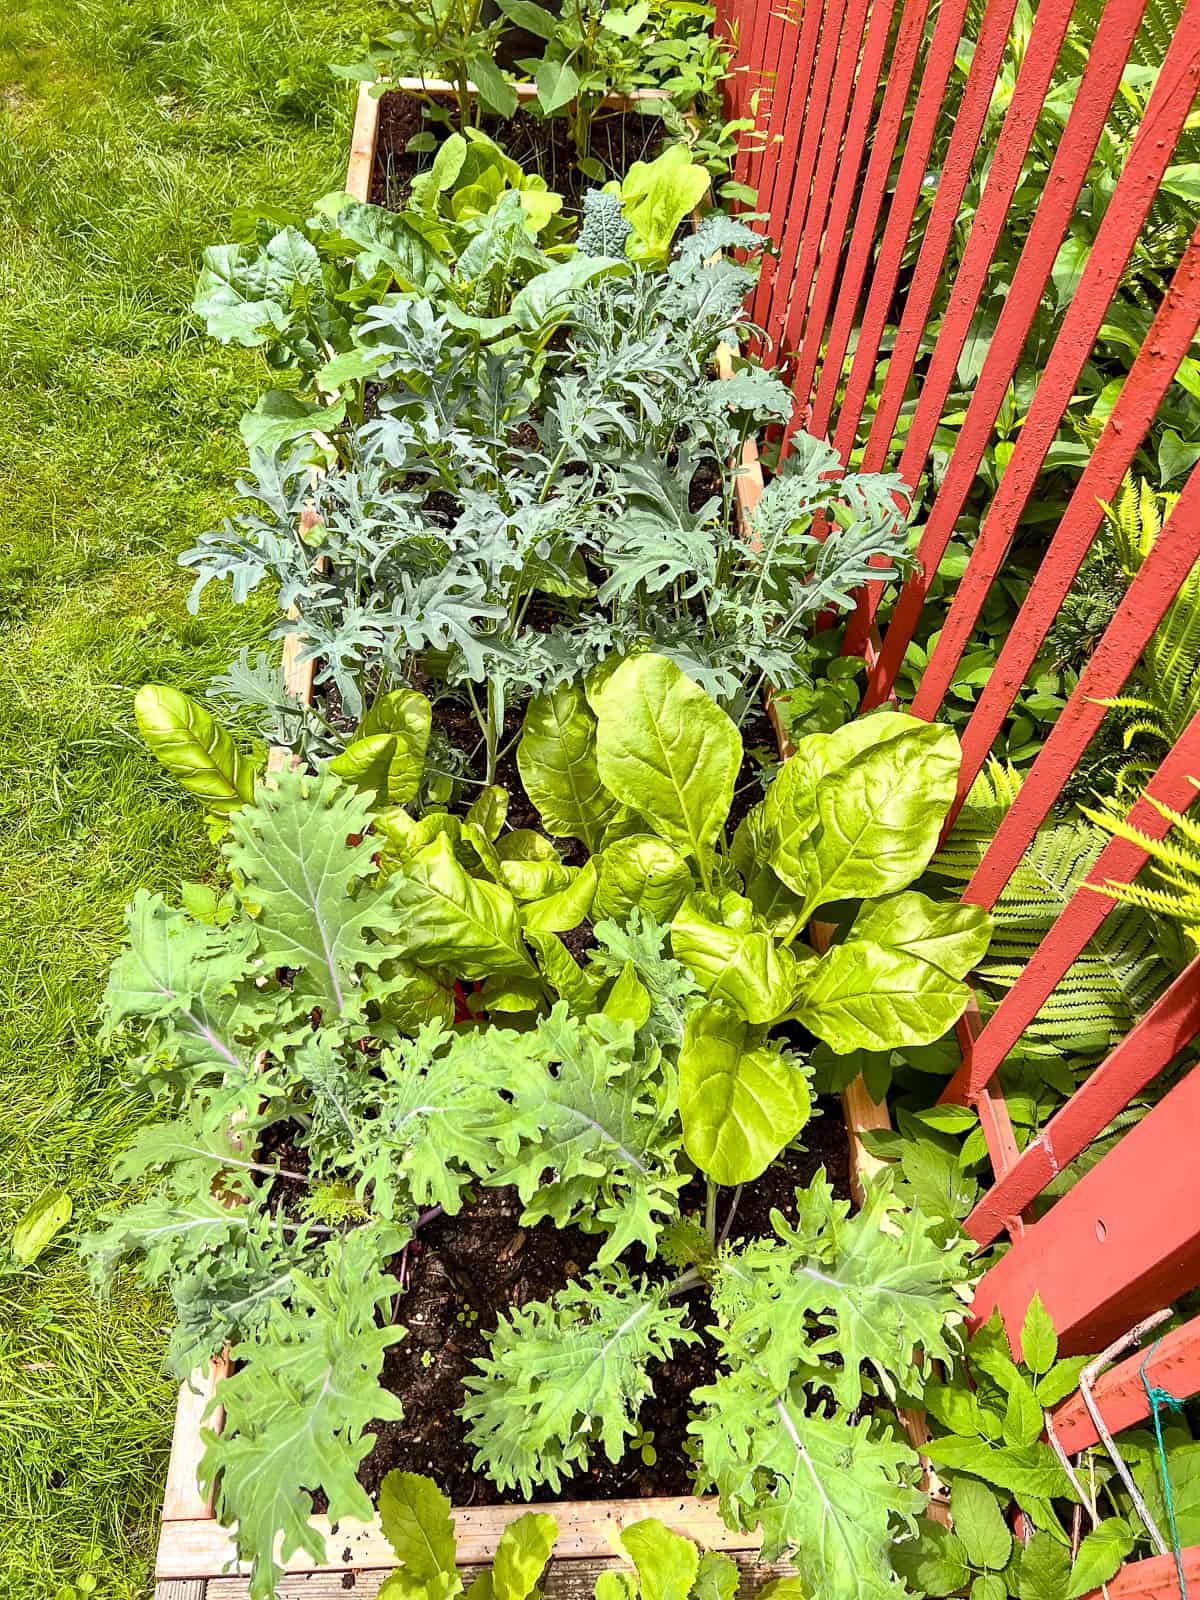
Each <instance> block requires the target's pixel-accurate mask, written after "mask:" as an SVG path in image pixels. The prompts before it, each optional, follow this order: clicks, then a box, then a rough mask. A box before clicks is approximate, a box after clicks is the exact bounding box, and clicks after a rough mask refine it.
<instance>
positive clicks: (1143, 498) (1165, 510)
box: [1101, 474, 1200, 748]
mask: <svg viewBox="0 0 1200 1600" xmlns="http://www.w3.org/2000/svg"><path fill="white" fill-rule="evenodd" d="M1178 499H1179V496H1178V495H1177V494H1158V493H1156V492H1155V490H1153V489H1152V488H1151V487H1150V485H1149V484H1148V483H1147V482H1146V481H1145V480H1144V479H1138V478H1135V477H1134V476H1133V475H1132V474H1130V475H1128V476H1127V477H1126V478H1125V481H1124V482H1123V483H1122V485H1121V492H1120V494H1119V495H1118V496H1117V502H1116V505H1115V506H1110V505H1104V515H1105V517H1106V519H1107V521H1108V525H1109V528H1110V530H1111V532H1112V540H1113V547H1114V550H1115V552H1116V555H1117V559H1118V560H1119V561H1120V563H1121V569H1122V571H1123V572H1124V574H1125V577H1126V579H1127V580H1128V581H1132V580H1133V578H1134V577H1135V576H1136V574H1137V571H1138V569H1139V568H1140V567H1141V565H1142V562H1143V561H1144V560H1145V559H1146V557H1147V556H1148V555H1149V554H1150V551H1151V550H1152V549H1153V548H1154V542H1155V540H1156V539H1157V538H1158V536H1159V534H1160V533H1161V532H1162V529H1163V524H1164V522H1165V521H1166V519H1167V518H1168V517H1169V516H1170V514H1171V511H1172V509H1173V507H1174V505H1175V503H1176V501H1177V500H1178ZM1101 504H1102V505H1103V502H1101ZM1105 704H1106V705H1111V706H1113V707H1115V708H1117V709H1118V710H1121V711H1132V712H1134V713H1135V715H1137V716H1138V717H1139V720H1138V722H1137V723H1136V724H1135V725H1134V726H1132V727H1127V728H1126V729H1125V742H1126V748H1128V745H1129V742H1130V740H1131V739H1132V738H1133V737H1135V735H1136V734H1137V733H1138V732H1143V733H1149V734H1150V736H1151V737H1152V738H1155V739H1161V740H1163V741H1164V742H1165V743H1166V744H1174V742H1175V741H1176V739H1178V738H1179V736H1180V734H1182V732H1183V730H1184V729H1185V728H1186V727H1187V725H1188V723H1189V722H1190V721H1191V719H1192V718H1193V717H1194V716H1195V714H1196V712H1197V711H1198V710H1200V561H1198V562H1196V564H1195V566H1193V567H1192V569H1191V571H1190V572H1189V573H1188V575H1187V577H1186V578H1185V579H1184V581H1183V583H1182V584H1181V586H1180V588H1179V591H1178V593H1177V594H1176V595H1175V596H1174V597H1173V598H1172V600H1171V603H1170V605H1169V606H1168V607H1167V609H1166V612H1165V613H1164V615H1163V619H1162V621H1161V622H1160V623H1159V625H1158V627H1157V628H1155V630H1154V633H1153V635H1152V636H1151V639H1150V642H1149V644H1147V646H1146V649H1145V653H1144V654H1143V656H1142V660H1141V663H1140V665H1139V668H1138V672H1137V692H1135V693H1132V694H1128V695H1119V696H1118V697H1117V698H1116V699H1114V700H1111V701H1105Z"/></svg>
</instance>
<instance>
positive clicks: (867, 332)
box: [813, 0, 991, 460]
mask: <svg viewBox="0 0 1200 1600" xmlns="http://www.w3.org/2000/svg"><path fill="white" fill-rule="evenodd" d="M989 9H991V8H989ZM966 13H967V0H941V4H940V5H939V7H938V14H937V22H936V24H935V25H934V30H933V39H932V40H931V41H930V45H929V50H928V52H927V54H926V56H925V60H924V62H923V63H922V69H921V78H920V86H919V88H918V90H917V101H916V105H915V106H914V107H913V114H912V119H911V121H910V122H909V125H908V130H907V132H906V134H905V138H904V154H903V156H902V157H901V160H900V171H899V173H898V175H897V178H896V187H895V189H894V190H893V192H892V199H891V204H890V205H889V207H888V215H887V222H886V224H885V226H884V231H883V239H882V241H881V243H880V246H879V254H878V257H877V259H876V262H875V266H874V270H873V271H872V273H871V287H870V290H869V292H868V294H867V304H866V308H865V310H864V311H863V318H862V325H861V327H860V329H859V334H858V342H857V344H856V345H855V349H854V360H853V362H852V364H851V368H850V379H849V382H848V384H847V387H846V397H845V400H844V401H843V403H842V410H841V414H840V416H839V418H838V424H837V430H836V433H835V435H834V441H833V442H834V444H835V446H836V447H837V449H838V452H839V453H840V454H841V456H842V459H843V460H845V459H846V458H847V456H848V455H849V453H850V449H851V447H852V445H853V443H854V435H855V432H856V431H857V428H858V421H859V417H860V416H861V415H862V405H863V400H864V399H865V397H866V393H867V390H868V389H869V388H870V386H871V380H872V378H873V377H874V373H875V364H876V362H877V360H878V359H879V344H880V340H881V338H882V336H883V330H884V326H885V324H886V322H887V316H888V309H889V307H890V305H891V302H892V296H893V295H894V294H895V292H896V280H897V278H898V277H899V275H900V262H901V258H902V257H903V255H904V250H905V247H906V245H907V244H908V235H909V233H910V231H911V229H912V221H913V215H914V213H915V211H916V206H917V201H918V200H919V199H920V195H921V186H922V184H923V183H924V181H925V168H926V164H927V162H928V158H929V151H930V148H931V146H932V144H933V135H934V131H935V129H936V128H937V124H938V120H939V118H940V116H941V114H942V96H943V95H944V93H945V89H946V84H947V83H948V82H949V79H950V73H951V71H952V69H953V67H954V57H955V54H956V52H957V50H958V42H959V40H960V39H961V37H962V30H963V22H964V20H965V18H966ZM840 374H841V369H840V366H839V367H838V368H837V369H835V368H834V367H833V366H832V365H831V363H830V362H829V361H826V363H825V366H824V368H823V369H822V372H821V381H820V382H819V383H818V385H817V393H816V398H815V399H814V401H813V432H814V433H824V432H825V430H826V429H827V428H828V426H829V419H830V416H831V414H832V411H833V406H834V400H835V392H836V389H837V384H838V379H839V377H840Z"/></svg>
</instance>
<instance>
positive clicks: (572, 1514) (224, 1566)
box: [154, 78, 943, 1600]
mask: <svg viewBox="0 0 1200 1600" xmlns="http://www.w3.org/2000/svg"><path fill="white" fill-rule="evenodd" d="M392 88H393V89H394V90H395V91H397V92H401V93H403V92H405V91H416V90H419V91H420V92H421V93H425V94H429V93H433V94H444V93H451V92H452V91H453V86H452V85H451V84H448V83H443V82H440V81H432V80H431V81H425V80H423V79H417V78H405V79H400V80H398V81H397V82H396V83H395V84H394V85H393V86H392ZM517 91H518V93H519V94H522V95H523V97H524V98H528V96H529V95H530V94H532V93H533V92H534V89H533V86H532V85H518V86H517ZM661 97H662V91H660V90H645V91H642V93H641V94H640V95H639V96H638V97H637V98H661ZM604 103H606V104H614V105H619V104H629V101H627V100H624V99H623V98H621V97H615V96H614V97H611V98H610V100H608V101H606V102H604ZM379 107H380V101H379V99H377V98H374V97H372V95H371V93H370V86H369V85H368V84H364V85H363V86H362V88H361V90H360V91H359V96H358V106H357V110H356V113H355V118H354V130H353V135H352V138H351V148H350V161H349V165H348V167H347V172H346V190H347V193H349V194H350V195H351V196H353V198H354V199H356V200H361V201H365V200H366V199H367V198H368V196H369V194H370V192H371V179H372V175H373V172H374V165H375V148H376V142H377V137H378V133H379ZM731 362H732V353H731V352H730V351H729V350H728V349H727V348H726V347H725V346H721V347H720V348H719V349H718V352H717V363H718V368H719V370H720V373H721V376H722V377H728V376H730V375H731V372H732V365H731ZM734 488H735V499H736V504H737V510H738V514H739V516H740V518H741V520H742V522H743V525H745V524H746V521H747V517H748V514H749V513H751V512H753V510H754V508H755V506H756V505H757V503H758V499H759V496H760V495H761V494H762V491H763V475H762V468H761V466H760V464H759V459H758V451H757V447H756V446H755V444H754V441H753V440H749V441H747V443H746V445H745V446H744V448H743V452H742V461H741V463H740V470H739V473H738V476H737V479H736V481H735V486H734ZM305 516H306V517H307V516H308V513H307V512H306V513H305ZM313 520H314V521H315V517H314V519H313ZM299 653H300V640H299V638H298V637H297V636H296V635H295V634H292V635H290V636H289V637H288V638H287V639H286V641H285V643H284V650H283V664H284V672H285V677H286V683H287V690H288V693H289V694H290V695H292V696H294V697H295V698H296V699H299V700H302V701H304V702H305V703H306V704H308V703H309V702H310V701H311V699H312V695H313V683H314V676H315V662H313V661H311V660H310V661H307V662H300V661H299V660H298V656H299ZM768 712H769V715H770V717H771V721H772V725H773V726H774V729H775V735H776V739H777V742H778V744H779V748H780V753H781V755H782V756H783V757H785V758H786V757H787V755H789V754H790V746H789V745H788V741H787V738H786V735H785V734H784V732H783V729H782V726H781V724H780V722H779V719H778V717H777V715H776V714H775V712H774V710H773V708H771V707H770V706H768ZM287 760H288V752H287V751H285V750H282V749H276V750H273V751H272V752H271V758H270V762H269V764H268V770H275V771H278V770H279V769H280V768H281V767H282V766H283V765H284V764H285V763H286V761H287ZM842 1109H843V1113H844V1116H845V1121H846V1130H847V1134H848V1137H849V1162H850V1187H851V1191H852V1193H853V1194H854V1197H855V1199H856V1201H859V1200H861V1197H862V1193H863V1185H864V1182H865V1181H866V1180H868V1179H869V1178H870V1177H872V1176H873V1175H874V1174H875V1173H877V1172H878V1171H879V1170H880V1169H881V1168H882V1167H883V1166H885V1165H886V1163H884V1162H882V1161H880V1160H879V1159H878V1158H877V1157H875V1156H873V1155H871V1154H870V1153H869V1152H868V1151H867V1150H866V1148H865V1146H864V1145H863V1142H862V1135H863V1134H864V1133H867V1132H869V1131H871V1130H873V1129H879V1128H887V1127H889V1126H890V1120H889V1117H888V1111H887V1107H886V1106H885V1105H880V1104H877V1103H876V1102H875V1101H873V1100H872V1099H871V1097H870V1096H869V1095H868V1093H867V1091H866V1087H865V1085H864V1084H863V1081H862V1079H861V1078H857V1079H855V1081H854V1082H853V1083H852V1084H851V1085H850V1086H849V1088H848V1089H846V1090H845V1092H844V1093H843V1095H842ZM228 1372H229V1363H228V1361H227V1360H226V1359H225V1358H224V1357H221V1358H218V1359H216V1360H214V1361H212V1362H210V1363H209V1365H208V1367H207V1368H206V1369H198V1370H197V1371H196V1372H194V1373H193V1374H192V1375H191V1377H190V1378H189V1380H188V1381H187V1382H186V1383H184V1384H183V1385H182V1386H181V1388H180V1390H179V1397H178V1401H177V1404H176V1410H175V1426H174V1432H173V1435H172V1440H171V1453H170V1459H169V1462H168V1466H167V1481H166V1489H165V1492H164V1496H163V1513H162V1526H161V1532H160V1536H159V1543H158V1555H157V1560H156V1563H155V1591H154V1593H155V1600H246V1596H247V1594H248V1584H247V1579H246V1577H245V1576H239V1575H238V1574H239V1572H243V1571H244V1568H240V1567H239V1566H238V1562H237V1548H236V1545H235V1542H234V1538H233V1534H232V1531H231V1530H230V1529H229V1528H227V1527H225V1526H224V1525H223V1524H221V1523H220V1522H218V1521H217V1519H216V1517H215V1516H214V1514H213V1506H212V1499H211V1497H210V1496H205V1495H204V1494H202V1493H201V1491H200V1488H199V1484H198V1468H199V1464H200V1458H201V1456H202V1455H203V1454H204V1444H203V1441H202V1439H201V1429H202V1427H205V1428H208V1429H214V1428H215V1429H216V1430H217V1431H220V1428H221V1426H222V1423H223V1420H224V1417H223V1413H222V1412H221V1410H220V1408H219V1407H218V1408H217V1409H216V1410H215V1411H213V1412H212V1413H211V1415H210V1414H209V1407H210V1405H211V1403H212V1400H213V1396H214V1391H215V1389H216V1386H217V1384H218V1383H219V1382H220V1381H221V1379H222V1378H224V1377H226V1376H227V1375H228ZM901 1420H902V1422H903V1424H904V1426H905V1429H906V1431H907V1432H908V1435H909V1438H910V1439H911V1440H912V1442H913V1444H914V1446H915V1447H916V1448H917V1449H918V1450H919V1449H920V1447H921V1445H922V1444H923V1443H924V1442H925V1439H926V1438H927V1437H928V1435H927V1433H926V1431H925V1427H924V1418H923V1417H922V1416H921V1415H920V1414H919V1413H913V1412H902V1413H901ZM925 1471H926V1487H927V1488H928V1490H929V1492H930V1496H931V1505H932V1507H933V1513H934V1514H937V1513H938V1511H939V1509H940V1507H939V1500H940V1499H941V1498H942V1494H943V1491H942V1487H941V1484H940V1483H939V1482H938V1480H937V1479H936V1477H935V1476H934V1475H933V1474H932V1472H931V1471H930V1469H929V1467H928V1463H926V1464H925ZM530 1510H533V1511H545V1512H548V1513H549V1514H550V1515H552V1516H553V1517H554V1518H555V1520H556V1521H557V1523H558V1530H559V1531H558V1539H557V1541H556V1543H555V1546H554V1556H553V1560H552V1563H551V1566H550V1569H549V1572H548V1575H547V1579H546V1582H545V1584H544V1590H545V1593H546V1595H547V1596H548V1597H549V1600H586V1597H589V1596H590V1595H591V1593H592V1590H593V1588H594V1586H595V1579H596V1577H597V1575H598V1574H599V1573H600V1572H602V1571H604V1570H605V1569H606V1568H611V1567H615V1566H624V1565H627V1563H625V1562H624V1561H623V1560H622V1559H621V1558H620V1557H619V1556H618V1555H616V1554H615V1553H614V1540H615V1536H616V1535H617V1534H618V1533H619V1532H620V1530H621V1529H622V1528H624V1527H627V1526H628V1525H629V1524H630V1523H633V1522H637V1521H639V1520H640V1519H641V1518H643V1517H658V1518H660V1519H661V1520H662V1521H663V1522H665V1523H666V1524H667V1525H668V1526H669V1527H671V1528H673V1529H674V1530H675V1531H676V1532H678V1533H682V1534H686V1535H687V1536H688V1537H689V1538H691V1539H694V1540H695V1541H696V1542H697V1543H698V1544H699V1545H700V1546H701V1547H702V1548H704V1549H706V1550H722V1551H725V1552H727V1553H728V1554H730V1555H732V1556H733V1558H734V1559H735V1560H736V1561H737V1562H738V1564H739V1566H740V1567H741V1568H742V1569H743V1571H742V1591H741V1593H742V1600H744V1597H745V1596H747V1595H749V1593H751V1592H752V1590H753V1588H754V1587H756V1586H757V1584H758V1582H760V1581H766V1580H767V1579H768V1578H770V1577H773V1576H776V1575H778V1574H780V1573H785V1572H790V1571H791V1570H792V1568H791V1567H790V1566H788V1565H787V1564H785V1563H762V1562H761V1561H760V1560H759V1559H758V1554H757V1552H758V1548H759V1545H760V1543H761V1535H760V1534H758V1533H742V1532H739V1531H736V1530H732V1529H730V1528H728V1527H727V1526H726V1525H725V1522H724V1521H723V1520H722V1517H721V1514H720V1511H719V1508H718V1503H717V1499H716V1497H715V1496H696V1495H672V1496H665V1497H659V1498H651V1499H641V1500H567V1501H555V1502H553V1503H547V1504H544V1505H527V1504H516V1505H504V1506H483V1507H474V1508H472V1507H470V1506H456V1507H454V1508H453V1511H452V1515H453V1518H454V1525H455V1532H456V1535H457V1540H458V1554H459V1557H460V1565H461V1566H462V1567H463V1569H464V1577H465V1578H466V1579H467V1581H468V1582H469V1581H470V1577H471V1575H472V1574H471V1571H470V1569H471V1567H472V1566H473V1565H475V1564H479V1563H490V1561H491V1559H492V1557H493V1556H494V1554H495V1549H496V1544H497V1542H498V1540H499V1538H500V1535H501V1533H502V1532H503V1531H504V1528H505V1526H506V1525H507V1524H508V1523H509V1522H511V1521H512V1520H513V1519H514V1518H516V1517H519V1516H521V1515H522V1514H523V1513H524V1512H526V1511H530ZM313 1524H314V1526H315V1527H316V1528H318V1529H319V1530H320V1531H321V1532H322V1533H323V1534H324V1535H325V1540H326V1557H327V1559H326V1560H325V1561H324V1562H322V1563H315V1562H313V1561H312V1560H311V1559H310V1558H309V1557H308V1556H307V1555H305V1554H303V1553H301V1554H299V1555H296V1556H293V1557H291V1558H290V1559H289V1560H288V1561H287V1562H285V1563H284V1569H285V1574H286V1576H285V1577H284V1579H283V1580H282V1581H281V1584H280V1588H279V1593H280V1595H281V1596H282V1597H283V1600H300V1597H301V1596H305V1597H311V1600H320V1597H322V1596H329V1597H332V1596H334V1595H342V1594H343V1593H345V1592H347V1591H346V1589H345V1587H344V1585H345V1578H346V1575H347V1574H351V1575H352V1576H353V1591H352V1592H353V1593H354V1595H355V1597H356V1600H374V1596H375V1595H376V1593H377V1592H378V1589H379V1587H380V1586H381V1584H382V1583H383V1581H384V1580H385V1579H386V1577H387V1575H388V1573H389V1572H391V1571H394V1570H395V1566H396V1562H395V1558H394V1556H393V1554H392V1549H391V1546H390V1545H389V1544H388V1542H387V1540H386V1539H385V1538H384V1536H383V1531H382V1528H381V1526H380V1523H379V1520H378V1518H376V1519H374V1520H373V1521H371V1522H369V1523H359V1522H354V1521H351V1520H345V1521H343V1522H341V1523H340V1524H339V1525H338V1530H337V1533H336V1534H334V1533H332V1532H331V1531H330V1526H329V1522H328V1519H327V1518H324V1517H314V1518H313ZM752 1574H753V1577H752Z"/></svg>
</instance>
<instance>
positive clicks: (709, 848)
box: [594, 655, 742, 882]
mask: <svg viewBox="0 0 1200 1600" xmlns="http://www.w3.org/2000/svg"><path fill="white" fill-rule="evenodd" d="M594 703H595V706H596V713H597V730H596V760H597V766H598V768H599V772H600V779H601V782H602V783H603V784H604V786H605V788H606V789H608V791H609V793H610V794H613V795H615V796H616V798H617V799H618V800H620V801H621V803H622V804H623V805H626V806H628V807H629V809H630V810H631V811H634V812H636V813H637V814H638V815H639V816H643V817H645V819H646V820H647V822H649V823H651V824H653V826H654V828H655V829H656V831H657V832H658V833H660V834H661V835H662V837H663V838H665V839H668V840H669V841H670V842H671V843H672V844H674V845H676V846H677V847H678V849H680V850H681V851H682V852H683V853H684V855H687V856H691V857H693V858H694V859H695V861H696V863H697V865H698V867H699V870H700V875H701V878H702V879H704V880H705V881H706V882H707V881H708V877H709V874H710V866H709V863H710V860H711V857H712V852H713V846H714V845H715V843H716V840H717V838H718V837H719V835H720V833H721V830H722V829H723V827H724V825H725V819H726V817H727V816H728V814H729V807H730V804H731V803H732V800H733V786H734V782H735V780H736V778H737V774H738V769H739V767H740V766H741V762H742V740H741V736H740V734H739V733H738V731H737V729H736V728H735V727H734V725H733V723H732V721H731V720H730V719H729V717H727V716H726V714H725V713H724V712H723V711H722V710H721V708H720V707H719V706H718V705H717V704H716V703H715V702H714V701H712V700H710V699H709V697H708V695H706V694H705V692H704V690H703V689H701V688H699V687H698V686H697V685H696V684H694V683H693V682H692V681H691V679H690V678H687V677H685V676H684V674H683V673H682V672H681V671H680V670H679V668H678V667H677V666H676V665H675V664H674V662H672V661H668V660H666V658H665V657H663V656H654V655H642V656H633V657H631V658H630V659H629V660H627V661H623V662H622V663H621V665H620V666H619V667H617V669H616V670H615V671H614V672H613V673H612V674H611V675H610V676H609V677H608V678H607V679H606V680H605V681H604V683H603V685H602V686H601V687H600V688H599V689H598V690H596V691H595V698H594Z"/></svg>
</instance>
